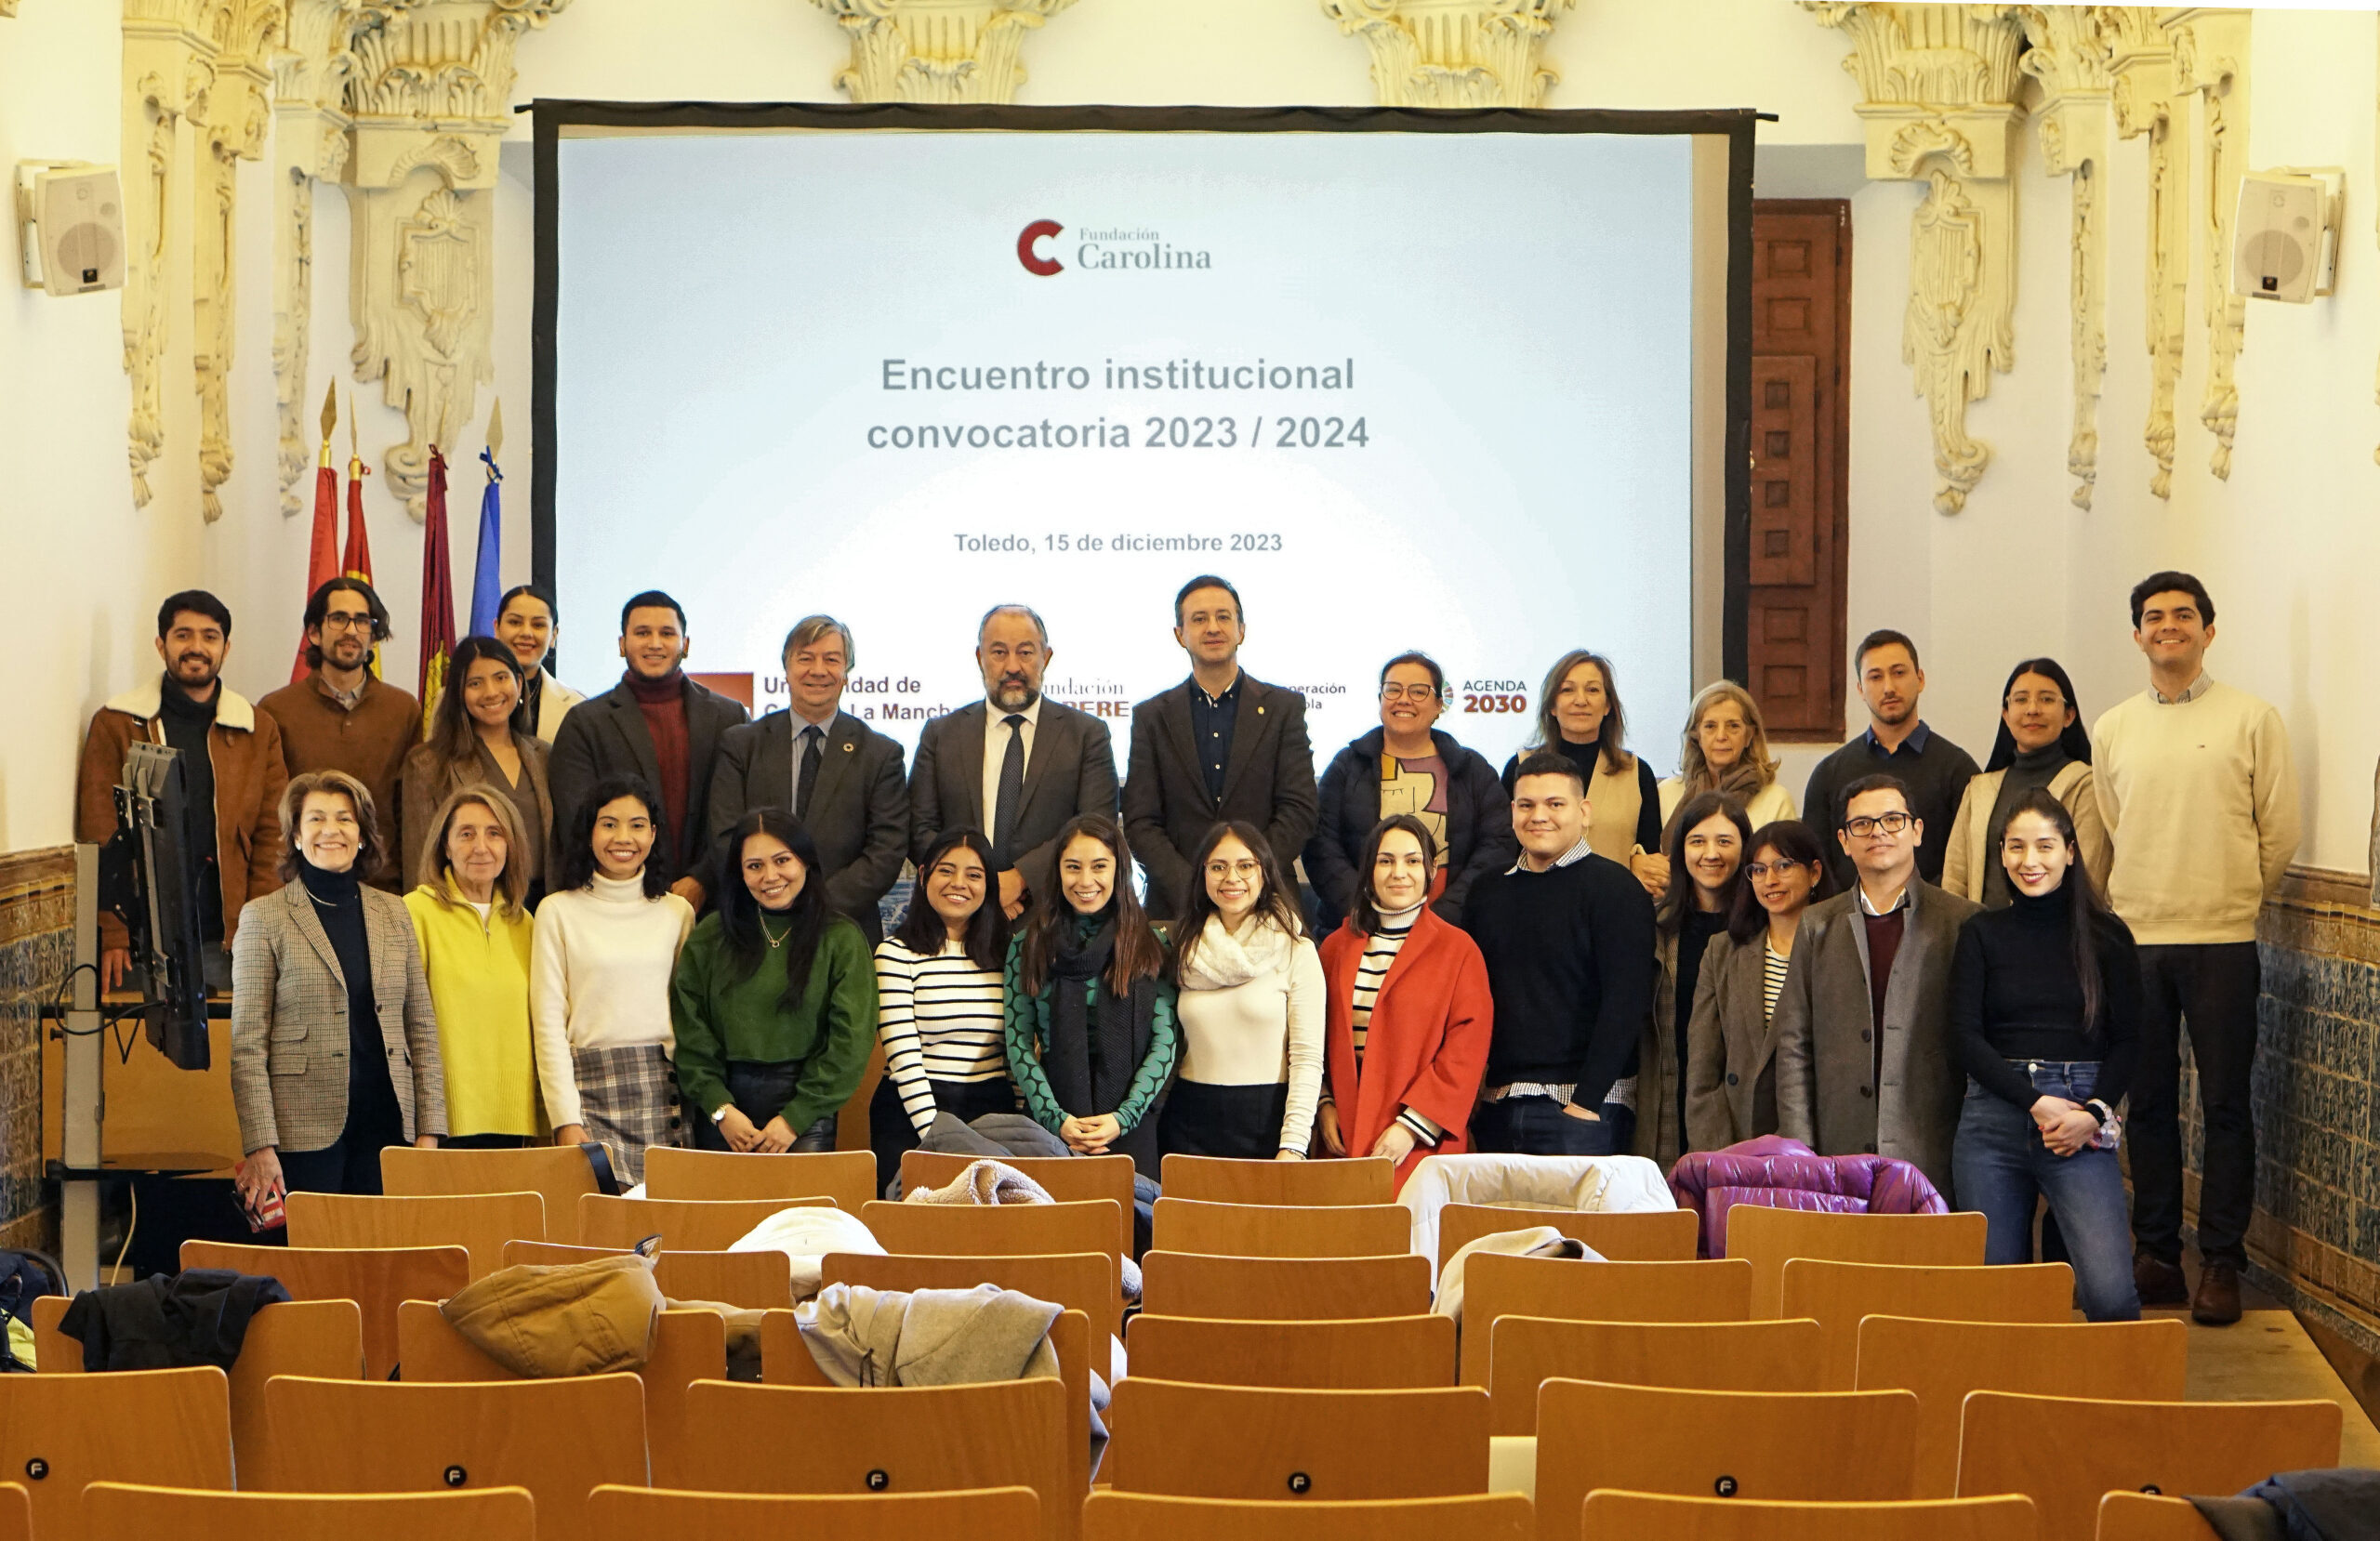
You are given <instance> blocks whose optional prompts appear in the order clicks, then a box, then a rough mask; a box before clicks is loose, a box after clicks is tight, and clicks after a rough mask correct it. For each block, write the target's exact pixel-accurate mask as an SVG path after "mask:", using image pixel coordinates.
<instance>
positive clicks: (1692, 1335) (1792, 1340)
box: [1134, 1316, 1825, 1435]
mask: <svg viewBox="0 0 2380 1541" xmlns="http://www.w3.org/2000/svg"><path fill="white" fill-rule="evenodd" d="M1488 1331H1489V1333H1490V1335H1491V1336H1490V1346H1489V1349H1488V1432H1489V1433H1490V1434H1499V1435H1501V1434H1534V1433H1536V1432H1537V1390H1538V1388H1539V1387H1540V1386H1542V1385H1543V1384H1544V1383H1545V1382H1547V1381H1548V1380H1557V1379H1558V1380H1600V1381H1604V1382H1607V1383H1608V1384H1611V1385H1615V1386H1666V1387H1669V1388H1671V1389H1672V1390H1681V1391H1815V1390H1818V1389H1819V1388H1818V1366H1819V1363H1820V1357H1821V1352H1822V1350H1823V1347H1824V1344H1825V1337H1824V1335H1823V1334H1822V1333H1821V1332H1820V1331H1819V1330H1818V1324H1817V1323H1815V1322H1556V1321H1552V1320H1549V1319H1547V1318H1545V1317H1542V1316H1500V1317H1498V1318H1497V1319H1496V1322H1495V1324H1494V1326H1493V1327H1491V1328H1489V1329H1488ZM1134 1367H1135V1368H1138V1366H1137V1365H1135V1366H1134Z"/></svg>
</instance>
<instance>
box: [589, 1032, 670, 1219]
mask: <svg viewBox="0 0 2380 1541" xmlns="http://www.w3.org/2000/svg"><path fill="white" fill-rule="evenodd" d="M570 1069H571V1073H572V1074H573V1075H574V1076H575V1077H576V1078H577V1081H578V1111H579V1116H580V1117H581V1119H582V1120H584V1122H585V1123H586V1125H587V1138H588V1139H593V1140H598V1141H601V1142H602V1146H603V1148H604V1150H605V1151H607V1152H610V1154H611V1157H612V1170H614V1171H615V1172H617V1173H618V1174H619V1176H620V1181H621V1183H622V1184H623V1185H628V1184H633V1183H639V1182H642V1181H643V1180H644V1148H645V1147H646V1146H648V1145H675V1144H677V1143H679V1139H678V1072H677V1069H676V1067H675V1066H673V1065H671V1064H670V1062H669V1053H668V1050H667V1049H665V1048H663V1047H661V1046H660V1045H659V1044H631V1045H628V1046H627V1047H615V1048H573V1049H572V1050H571V1051H570Z"/></svg>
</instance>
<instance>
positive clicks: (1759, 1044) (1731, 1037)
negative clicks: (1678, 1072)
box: [1686, 819, 1834, 1151]
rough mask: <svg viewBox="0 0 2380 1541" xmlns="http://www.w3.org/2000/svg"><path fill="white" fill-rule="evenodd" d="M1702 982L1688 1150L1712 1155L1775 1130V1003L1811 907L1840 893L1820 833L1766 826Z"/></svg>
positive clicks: (1757, 833)
mask: <svg viewBox="0 0 2380 1541" xmlns="http://www.w3.org/2000/svg"><path fill="white" fill-rule="evenodd" d="M1744 849H1745V850H1748V851H1749V852H1751V855H1750V857H1749V858H1748V859H1747V860H1746V861H1745V863H1744V867H1743V881H1742V883H1741V884H1739V886H1738V887H1737V889H1736V892H1735V897H1734V899H1733V901H1732V902H1730V905H1729V907H1728V911H1727V917H1726V923H1727V929H1726V932H1725V933H1723V934H1722V935H1719V936H1716V937H1713V938H1712V939H1711V945H1710V949H1709V950H1708V951H1707V952H1705V953H1704V954H1703V955H1702V967H1701V969H1700V971H1699V974H1698V975H1697V977H1696V981H1695V988H1694V998H1693V1005H1692V1010H1691V1012H1690V1014H1689V1015H1688V1017H1687V1019H1686V1149H1687V1150H1689V1151H1716V1150H1719V1149H1721V1148H1722V1147H1724V1146H1728V1145H1733V1144H1737V1143H1739V1141H1742V1140H1746V1139H1759V1138H1760V1137H1761V1136H1762V1135H1765V1134H1775V1133H1776V1132H1777V1040H1776V1034H1775V1033H1774V1024H1775V1022H1776V1020H1777V997H1778V994H1780V993H1781V992H1782V991H1783V990H1784V988H1785V974H1786V970H1787V968H1788V966H1789V965H1790V964H1791V963H1792V959H1793V938H1794V935H1795V933H1796V932H1797V931H1798V930H1799V929H1801V924H1802V912H1803V911H1804V910H1805V909H1807V908H1809V906H1810V902H1811V901H1812V900H1817V899H1824V898H1827V897H1828V896H1829V895H1831V893H1832V892H1833V891H1834V879H1833V876H1832V875H1831V874H1830V873H1829V872H1828V870H1827V864H1826V851H1825V848H1823V847H1822V846H1820V845H1819V844H1818V832H1817V831H1816V830H1813V829H1812V828H1810V826H1809V825H1807V824H1805V823H1802V822H1801V821H1800V820H1798V819H1783V820H1779V821H1778V822H1777V823H1770V824H1763V825H1762V826H1761V827H1760V828H1758V829H1756V830H1754V831H1753V832H1752V838H1751V839H1749V840H1747V841H1746V842H1744Z"/></svg>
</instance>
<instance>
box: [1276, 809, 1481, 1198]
mask: <svg viewBox="0 0 2380 1541" xmlns="http://www.w3.org/2000/svg"><path fill="white" fill-rule="evenodd" d="M1437 862H1438V850H1437V841H1436V840H1435V838H1433V837H1432V836H1431V834H1430V830H1429V826H1428V825H1426V824H1424V823H1422V822H1421V820H1419V819H1417V818H1415V817H1413V816H1412V815H1411V814H1409V813H1398V814H1393V815H1391V816H1390V817H1388V818H1385V819H1382V821H1381V822H1380V823H1379V824H1378V825H1377V826H1376V827H1375V828H1374V829H1373V830H1372V834H1371V838H1370V839H1369V840H1368V841H1367V842H1365V850H1364V863H1363V866H1362V867H1361V868H1360V869H1359V870H1360V871H1361V872H1362V873H1363V874H1364V882H1363V884H1362V886H1361V888H1360V889H1359V891H1358V892H1357V894H1356V896H1355V904H1354V906H1353V909H1352V912H1351V913H1350V914H1349V915H1348V916H1347V919H1346V922H1345V923H1344V924H1343V925H1342V926H1341V927H1340V928H1339V929H1338V930H1337V931H1335V932H1333V933H1332V934H1331V936H1330V938H1329V941H1327V942H1324V943H1323V944H1322V973H1323V979H1324V981H1325V983H1326V984H1327V986H1328V991H1327V994H1326V999H1327V1001H1328V1002H1329V1018H1328V1021H1327V1024H1326V1032H1327V1034H1328V1041H1329V1042H1328V1047H1329V1071H1330V1079H1329V1087H1327V1089H1326V1090H1325V1091H1324V1094H1323V1100H1322V1108H1321V1112H1320V1113H1319V1116H1318V1120H1317V1121H1318V1122H1319V1124H1320V1125H1321V1131H1322V1148H1323V1151H1324V1152H1326V1153H1327V1154H1329V1155H1334V1156H1341V1155H1351V1154H1352V1155H1376V1156H1377V1155H1384V1156H1387V1157H1389V1158H1390V1159H1391V1160H1393V1161H1395V1163H1396V1184H1397V1186H1398V1187H1399V1188H1402V1187H1403V1186H1404V1185H1405V1179H1406V1177H1407V1175H1408V1173H1410V1172H1411V1171H1412V1169H1413V1164H1414V1163H1415V1162H1418V1161H1420V1160H1421V1158H1422V1157H1423V1156H1425V1155H1429V1154H1432V1153H1434V1152H1446V1153H1448V1154H1451V1153H1453V1152H1458V1151H1462V1150H1466V1149H1468V1148H1469V1146H1468V1140H1467V1136H1468V1133H1469V1129H1470V1125H1471V1105H1472V1103H1473V1102H1474V1101H1475V1100H1477V1099H1478V1096H1479V1077H1480V1075H1481V1073H1483V1072H1485V1071H1486V1069H1487V1066H1488V1029H1489V1027H1490V1026H1491V1025H1492V1024H1493V1021H1494V1018H1495V1006H1494V1002H1493V1001H1492V999H1491V998H1490V997H1489V995H1488V965H1487V963H1486V962H1485V961H1483V960H1482V959H1481V957H1480V955H1479V948H1478V946H1477V944H1475V943H1474V942H1473V941H1472V940H1471V938H1470V937H1469V936H1467V935H1465V934H1464V933H1463V932H1462V931H1461V930H1460V929H1457V928H1455V927H1454V926H1452V925H1449V924H1448V922H1446V921H1444V920H1441V919H1439V918H1438V917H1437V915H1435V914H1433V913H1432V912H1431V910H1430V907H1429V896H1430V881H1431V878H1432V877H1433V876H1435V873H1436V870H1437Z"/></svg>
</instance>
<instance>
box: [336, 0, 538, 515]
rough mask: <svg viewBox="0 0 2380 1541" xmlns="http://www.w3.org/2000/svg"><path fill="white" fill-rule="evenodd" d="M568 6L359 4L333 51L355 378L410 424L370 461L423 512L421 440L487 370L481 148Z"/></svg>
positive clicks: (411, 0) (431, 440)
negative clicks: (517, 77)
mask: <svg viewBox="0 0 2380 1541" xmlns="http://www.w3.org/2000/svg"><path fill="white" fill-rule="evenodd" d="M569 4H570V0H364V4H363V6H362V7H361V9H360V10H359V12H358V14H357V17H356V20H355V22H354V25H353V27H352V30H351V32H350V43H349V47H350V51H351V54H352V58H351V59H350V63H349V74H348V80H347V96H346V99H347V107H348V111H349V113H350V117H351V118H352V120H353V124H354V127H353V131H352V138H353V152H352V154H351V155H350V158H349V161H348V165H347V181H348V185H347V191H348V202H349V206H350V210H351V211H352V217H353V224H352V229H351V232H350V237H349V240H350V255H351V270H350V274H349V278H348V306H349V310H350V312H351V313H352V315H353V318H354V322H355V349H354V355H353V358H354V363H355V377H356V379H357V380H358V381H360V382H368V381H371V380H375V379H377V380H378V381H380V394H381V399H382V400H383V401H385V402H387V403H388V404H389V405H390V406H392V407H397V408H399V409H401V410H402V411H403V413H404V415H405V422H406V426H407V428H408V429H409V430H410V431H409V433H408V436H407V438H406V440H405V441H404V442H403V443H402V444H398V445H396V446H394V447H393V448H391V449H390V451H389V452H388V456H387V458H386V460H385V461H383V463H382V469H383V471H384V472H385V474H386V475H387V477H388V482H387V485H388V487H389V489H390V491H391V492H393V493H395V494H397V495H398V496H399V497H401V498H402V499H403V501H404V505H405V508H406V511H407V512H409V513H411V514H412V515H413V517H414V518H415V519H417V520H419V519H421V518H422V517H423V516H424V513H425V511H426V510H425V508H424V506H423V499H424V494H426V492H427V491H428V486H429V469H430V445H432V444H451V443H453V442H454V441H455V440H456V437H457V436H458V435H459V434H460V433H461V431H462V429H463V426H464V425H465V424H466V423H469V421H470V420H471V418H472V417H473V416H474V415H476V410H475V409H476V407H477V404H478V395H479V388H480V386H481V385H482V384H484V383H488V382H492V381H493V380H494V379H495V377H496V364H495V359H494V357H493V355H492V352H491V348H490V342H489V333H490V319H491V310H490V306H491V301H492V294H493V291H494V288H495V262H494V232H493V229H492V220H493V211H492V209H491V208H490V206H489V203H490V201H489V200H488V198H487V197H486V196H485V194H486V192H487V191H488V190H489V189H491V188H493V187H495V185H496V146H497V144H498V143H499V142H500V141H501V140H502V139H503V138H504V130H505V124H506V122H507V120H508V118H509V115H510V102H511V96H512V81H513V51H514V48H515V46H517V45H518V44H519V42H520V39H521V34H522V33H524V32H527V31H528V30H529V29H531V28H533V27H542V26H544V25H545V24H546V22H547V21H548V20H551V19H552V17H553V16H554V15H555V13H557V12H559V11H561V10H562V9H563V8H564V7H567V6H568V5H569Z"/></svg>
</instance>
